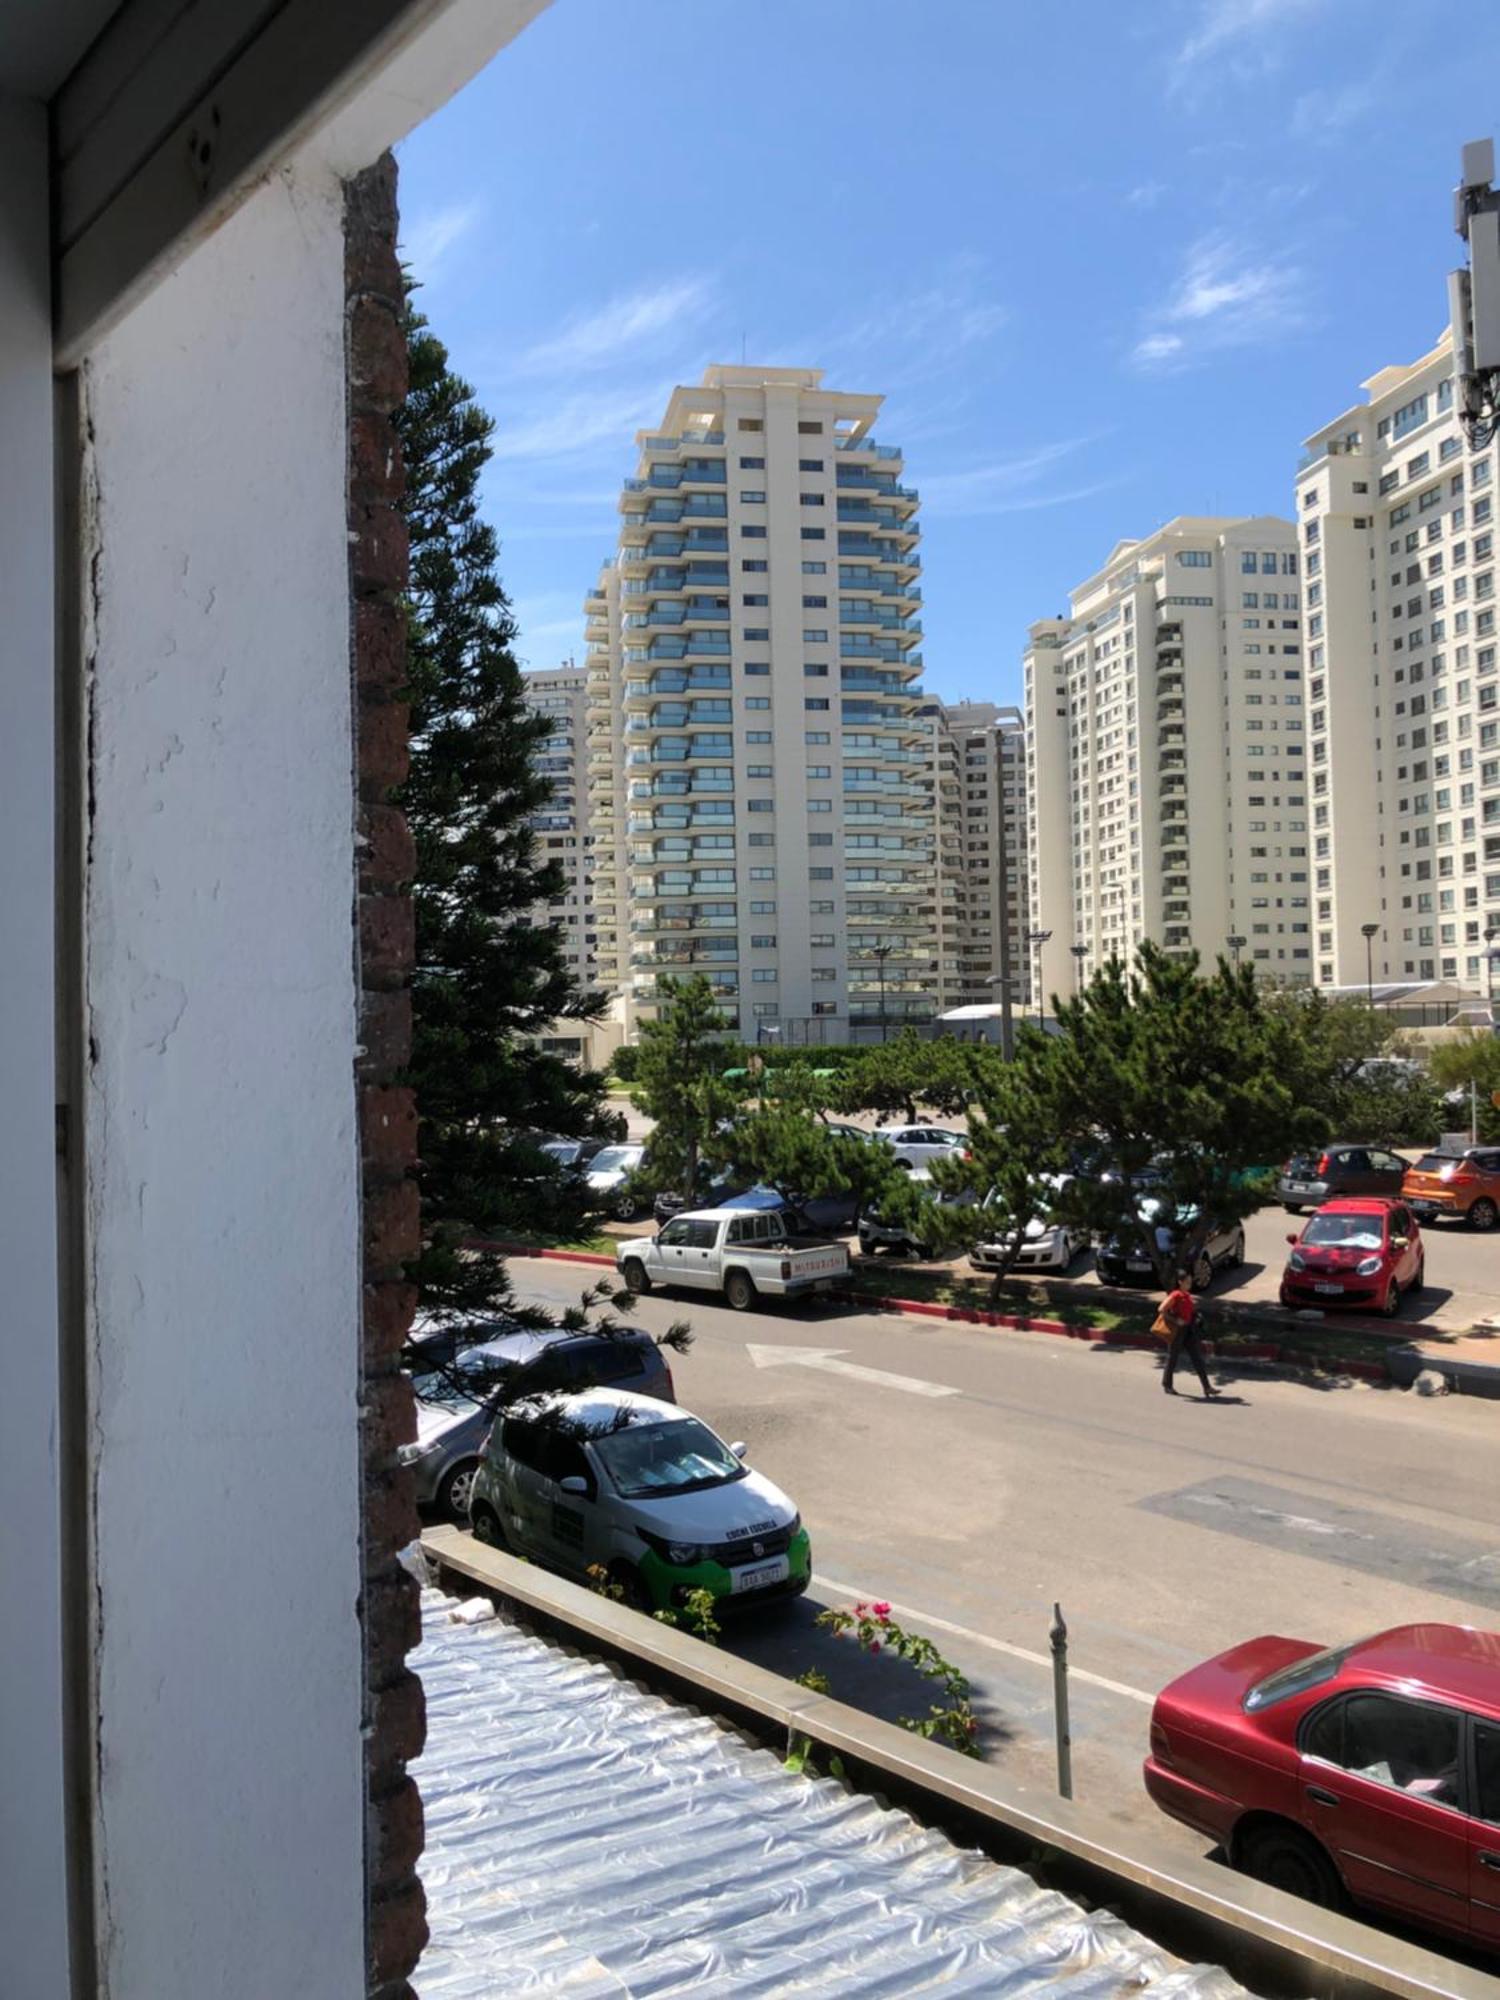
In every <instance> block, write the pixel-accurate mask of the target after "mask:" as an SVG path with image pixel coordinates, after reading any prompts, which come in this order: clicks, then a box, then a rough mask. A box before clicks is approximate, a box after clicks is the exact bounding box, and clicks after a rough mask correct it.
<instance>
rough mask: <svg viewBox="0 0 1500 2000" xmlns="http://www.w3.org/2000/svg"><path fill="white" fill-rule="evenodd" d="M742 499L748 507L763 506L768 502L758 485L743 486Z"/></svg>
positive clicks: (741, 490)
mask: <svg viewBox="0 0 1500 2000" xmlns="http://www.w3.org/2000/svg"><path fill="white" fill-rule="evenodd" d="M740 499H741V500H742V501H743V502H744V503H745V505H746V506H747V507H763V506H764V505H765V504H766V496H765V494H764V493H763V492H762V491H761V489H760V487H758V486H745V487H742V488H741V489H740Z"/></svg>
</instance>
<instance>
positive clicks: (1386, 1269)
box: [1281, 1195, 1427, 1319]
mask: <svg viewBox="0 0 1500 2000" xmlns="http://www.w3.org/2000/svg"><path fill="white" fill-rule="evenodd" d="M1287 1242H1288V1243H1290V1244H1291V1246H1292V1254H1291V1255H1290V1256H1289V1257H1288V1258H1287V1260H1286V1269H1285V1271H1284V1272H1283V1273H1282V1276H1281V1303H1282V1304H1283V1305H1284V1306H1364V1307H1366V1308H1368V1309H1372V1310H1374V1311H1376V1312H1383V1313H1386V1314H1387V1315H1389V1317H1390V1318H1392V1319H1394V1318H1395V1316H1396V1314H1397V1313H1398V1312H1399V1311H1400V1310H1401V1298H1402V1294H1403V1293H1405V1292H1420V1291H1421V1289H1422V1286H1423V1285H1424V1284H1425V1283H1426V1279H1427V1255H1426V1251H1425V1250H1424V1248H1423V1245H1422V1231H1421V1228H1420V1226H1419V1224H1418V1223H1417V1220H1416V1218H1415V1216H1413V1215H1412V1213H1411V1211H1410V1209H1409V1208H1408V1207H1407V1205H1406V1203H1405V1202H1401V1201H1382V1200H1381V1199H1380V1198H1379V1197H1378V1196H1375V1195H1345V1196H1344V1197H1343V1198H1342V1199H1341V1200H1338V1201H1329V1202H1325V1203H1324V1204H1323V1206H1322V1208H1320V1209H1319V1210H1318V1212H1317V1214H1316V1215H1314V1216H1310V1217H1309V1218H1308V1221H1307V1224H1306V1226H1305V1227H1304V1229H1303V1231H1302V1234H1301V1235H1300V1236H1289V1237H1288V1238H1287Z"/></svg>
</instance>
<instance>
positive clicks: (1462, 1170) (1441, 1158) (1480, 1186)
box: [1401, 1146, 1500, 1230]
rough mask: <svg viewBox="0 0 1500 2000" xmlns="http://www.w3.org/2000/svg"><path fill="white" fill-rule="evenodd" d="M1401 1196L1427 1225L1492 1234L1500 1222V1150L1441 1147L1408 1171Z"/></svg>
mask: <svg viewBox="0 0 1500 2000" xmlns="http://www.w3.org/2000/svg"><path fill="white" fill-rule="evenodd" d="M1401 1194H1402V1196H1403V1197H1404V1199H1405V1201H1406V1204H1407V1206H1408V1207H1409V1208H1410V1209H1411V1211H1412V1213H1413V1214H1414V1215H1417V1216H1420V1218H1421V1219H1422V1221H1423V1222H1437V1221H1444V1222H1467V1223H1468V1225H1469V1227H1470V1228H1471V1229H1484V1230H1489V1229H1493V1228H1494V1227H1495V1224H1496V1223H1497V1222H1500V1147H1496V1146H1462V1147H1460V1148H1459V1149H1458V1150H1457V1151H1454V1152H1449V1151H1448V1150H1447V1149H1446V1148H1443V1147H1439V1148H1438V1149H1437V1150H1436V1151H1435V1152H1431V1153H1424V1154H1423V1155H1422V1157H1421V1159H1420V1160H1418V1161H1417V1164H1416V1165H1415V1166H1414V1167H1408V1168H1407V1170H1406V1177H1405V1179H1404V1180H1403V1181H1402V1183H1401Z"/></svg>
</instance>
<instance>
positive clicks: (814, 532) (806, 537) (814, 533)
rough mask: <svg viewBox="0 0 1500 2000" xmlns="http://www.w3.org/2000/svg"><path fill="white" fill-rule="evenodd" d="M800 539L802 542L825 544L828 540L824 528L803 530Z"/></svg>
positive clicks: (826, 531)
mask: <svg viewBox="0 0 1500 2000" xmlns="http://www.w3.org/2000/svg"><path fill="white" fill-rule="evenodd" d="M802 539H803V541H804V542H826V541H827V539H828V530H827V529H826V528H804V529H803V530H802Z"/></svg>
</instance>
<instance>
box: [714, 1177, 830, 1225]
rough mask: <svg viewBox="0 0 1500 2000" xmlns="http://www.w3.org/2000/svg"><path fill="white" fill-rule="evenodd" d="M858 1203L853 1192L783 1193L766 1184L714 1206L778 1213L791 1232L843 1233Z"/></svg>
mask: <svg viewBox="0 0 1500 2000" xmlns="http://www.w3.org/2000/svg"><path fill="white" fill-rule="evenodd" d="M858 1206H859V1202H858V1199H857V1197H856V1196H854V1195H852V1194H783V1193H782V1192H781V1190H780V1188H773V1187H766V1186H764V1185H761V1186H757V1187H752V1188H746V1189H745V1191H744V1193H743V1194H729V1195H726V1196H725V1197H724V1199H723V1200H722V1201H716V1202H715V1203H714V1207H715V1208H758V1209H760V1210H761V1211H762V1212H763V1213H764V1214H768V1215H779V1216H780V1217H781V1220H782V1224H783V1226H784V1228H785V1229H786V1233H787V1235H788V1236H820V1235H830V1236H842V1235H843V1234H844V1233H845V1232H846V1231H847V1230H850V1229H852V1228H853V1227H854V1217H855V1211H856V1210H857V1208H858Z"/></svg>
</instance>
